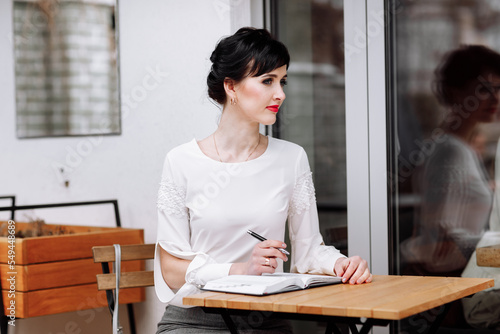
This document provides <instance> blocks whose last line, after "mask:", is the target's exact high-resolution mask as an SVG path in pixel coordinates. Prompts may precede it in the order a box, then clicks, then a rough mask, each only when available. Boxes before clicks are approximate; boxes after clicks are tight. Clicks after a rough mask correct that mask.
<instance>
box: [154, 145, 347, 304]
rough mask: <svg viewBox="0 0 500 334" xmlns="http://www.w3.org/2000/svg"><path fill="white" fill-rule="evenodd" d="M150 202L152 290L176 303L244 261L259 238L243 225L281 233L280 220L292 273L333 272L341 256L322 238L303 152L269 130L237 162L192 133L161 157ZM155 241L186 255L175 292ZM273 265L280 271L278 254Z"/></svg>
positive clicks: (270, 233)
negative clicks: (256, 148) (154, 226)
mask: <svg viewBox="0 0 500 334" xmlns="http://www.w3.org/2000/svg"><path fill="white" fill-rule="evenodd" d="M157 206H158V235H157V243H156V254H155V261H154V273H155V289H156V294H157V295H158V298H159V299H160V300H161V301H162V302H165V303H169V304H172V305H176V306H183V305H182V298H183V297H185V296H187V295H190V294H194V293H198V292H200V290H199V288H200V287H201V286H203V285H204V284H205V283H206V282H207V281H209V280H212V279H215V278H219V277H223V276H227V275H228V274H229V269H230V267H231V265H232V263H237V262H246V261H248V259H249V257H250V254H251V252H252V249H253V247H254V246H255V245H256V243H258V242H259V241H258V240H256V239H255V238H253V237H251V236H250V235H249V234H247V232H246V231H247V230H253V231H254V232H256V233H258V234H260V235H263V236H264V237H266V238H267V239H275V240H284V239H285V224H286V221H287V219H288V224H289V236H290V241H291V248H290V247H288V250H289V251H291V257H290V258H289V261H291V266H290V268H291V271H292V272H299V273H306V272H310V273H324V274H330V275H334V272H333V269H334V268H333V267H334V264H335V261H336V260H337V259H339V258H341V257H344V255H342V254H340V252H339V251H338V250H337V249H335V248H334V247H332V246H325V245H324V243H323V238H322V236H321V234H320V231H319V224H318V213H317V209H316V197H315V193H314V185H313V181H312V173H311V171H310V167H309V162H308V159H307V155H306V152H305V151H304V149H303V148H302V147H300V146H298V145H296V144H293V143H290V142H287V141H284V140H280V139H275V138H271V137H269V143H268V147H267V149H266V151H265V152H264V153H263V154H262V155H261V156H259V157H258V158H256V159H253V160H249V161H246V162H240V163H222V162H219V161H216V160H213V159H211V158H209V157H208V156H206V155H205V154H204V153H203V152H202V151H201V149H200V147H199V146H198V143H197V142H196V140H195V139H193V140H191V141H190V142H188V143H186V144H183V145H180V146H178V147H176V148H174V149H173V150H171V151H170V152H169V153H168V154H167V156H166V158H165V163H164V167H163V175H162V180H161V183H160V189H159V192H158V202H157ZM158 246H160V247H162V248H163V249H164V250H165V251H167V252H168V253H170V254H172V255H173V256H176V257H178V258H181V259H186V260H190V261H191V263H190V265H189V267H188V269H187V272H186V277H185V279H186V283H185V284H184V285H183V286H182V287H181V288H180V289H178V290H177V291H175V290H172V289H170V288H169V287H168V285H167V284H166V283H165V281H164V279H163V277H162V274H161V268H160V258H159V248H158ZM276 271H278V272H279V271H283V263H282V261H281V260H279V261H278V268H277V269H276Z"/></svg>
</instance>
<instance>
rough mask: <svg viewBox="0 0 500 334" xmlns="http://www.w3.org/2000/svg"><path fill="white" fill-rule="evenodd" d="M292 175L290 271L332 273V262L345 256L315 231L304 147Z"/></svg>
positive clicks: (313, 201)
mask: <svg viewBox="0 0 500 334" xmlns="http://www.w3.org/2000/svg"><path fill="white" fill-rule="evenodd" d="M296 175H297V176H296V180H295V186H294V189H293V194H292V198H291V200H290V205H289V210H288V224H289V230H290V240H291V242H292V250H293V251H292V260H291V271H292V272H299V273H321V274H329V275H335V274H334V271H333V270H334V265H335V262H336V261H337V259H339V258H343V257H345V256H344V255H342V254H341V253H340V251H339V250H337V249H336V248H335V247H333V246H326V245H325V244H324V242H323V237H322V236H321V233H320V231H319V220H318V211H317V208H316V196H315V190H314V184H313V180H312V173H311V170H310V167H309V161H308V159H307V155H306V152H305V151H304V150H301V154H300V155H299V159H298V163H297V172H296Z"/></svg>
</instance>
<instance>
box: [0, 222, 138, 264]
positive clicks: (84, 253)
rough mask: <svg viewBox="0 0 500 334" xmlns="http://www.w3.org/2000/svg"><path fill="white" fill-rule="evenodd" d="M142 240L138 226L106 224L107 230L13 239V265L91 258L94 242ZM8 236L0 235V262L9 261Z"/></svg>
mask: <svg viewBox="0 0 500 334" xmlns="http://www.w3.org/2000/svg"><path fill="white" fill-rule="evenodd" d="M117 243H119V244H141V243H144V231H143V230H141V229H126V228H109V229H108V230H106V231H97V232H89V233H82V234H68V235H58V236H44V237H36V238H24V239H21V238H17V239H16V248H15V251H16V265H22V264H32V263H44V262H55V261H64V260H73V259H84V258H92V247H93V246H107V245H112V244H117ZM7 255H8V240H7V238H0V262H1V263H7V262H8V257H7Z"/></svg>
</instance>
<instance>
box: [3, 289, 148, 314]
mask: <svg viewBox="0 0 500 334" xmlns="http://www.w3.org/2000/svg"><path fill="white" fill-rule="evenodd" d="M14 299H15V305H16V310H15V312H16V318H29V317H36V316H41V315H48V314H55V313H62V312H73V311H80V310H86V309H91V308H97V307H106V306H107V301H106V294H105V292H104V291H97V284H85V285H76V286H71V287H64V288H56V289H46V290H38V291H30V292H16V297H15V298H14ZM10 300H13V299H12V298H9V297H8V291H5V290H4V291H3V302H4V307H5V308H6V310H7V311H9V310H8V309H7V307H8V306H9V303H10ZM144 300H145V291H144V288H135V289H126V290H123V292H120V304H129V303H138V302H142V301H144ZM7 314H8V313H7Z"/></svg>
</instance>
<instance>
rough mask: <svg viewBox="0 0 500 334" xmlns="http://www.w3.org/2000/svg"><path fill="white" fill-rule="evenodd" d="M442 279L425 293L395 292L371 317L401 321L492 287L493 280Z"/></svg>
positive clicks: (375, 309)
mask: <svg viewBox="0 0 500 334" xmlns="http://www.w3.org/2000/svg"><path fill="white" fill-rule="evenodd" d="M442 279H443V280H442V281H441V282H440V283H439V284H436V286H435V287H434V288H429V289H426V290H425V291H420V292H419V291H415V292H413V293H411V294H408V295H404V294H403V292H402V291H397V292H396V295H395V298H394V299H393V300H392V301H390V302H388V303H386V304H379V305H377V307H374V310H373V316H374V317H377V318H380V319H389V320H399V319H403V318H406V317H409V316H411V315H413V314H416V313H420V312H422V311H426V310H429V309H431V308H434V307H437V306H440V305H443V304H446V303H449V302H451V301H454V300H457V299H460V298H463V297H466V296H469V295H472V294H474V293H476V292H479V291H482V290H484V289H487V288H490V287H492V286H493V285H494V281H493V280H489V279H484V278H462V277H446V278H444V277H443V278H442Z"/></svg>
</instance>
